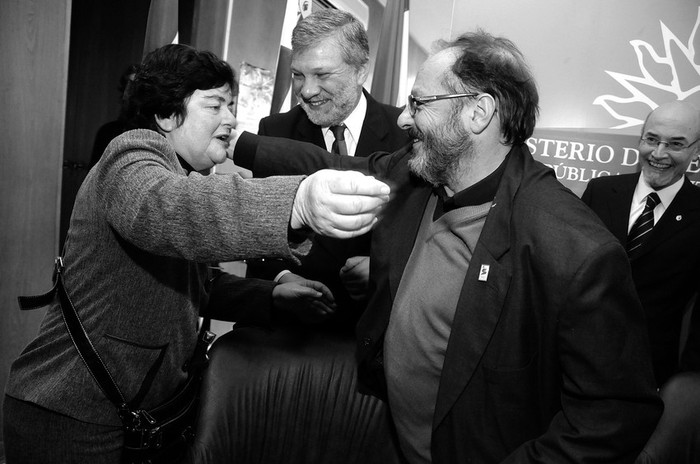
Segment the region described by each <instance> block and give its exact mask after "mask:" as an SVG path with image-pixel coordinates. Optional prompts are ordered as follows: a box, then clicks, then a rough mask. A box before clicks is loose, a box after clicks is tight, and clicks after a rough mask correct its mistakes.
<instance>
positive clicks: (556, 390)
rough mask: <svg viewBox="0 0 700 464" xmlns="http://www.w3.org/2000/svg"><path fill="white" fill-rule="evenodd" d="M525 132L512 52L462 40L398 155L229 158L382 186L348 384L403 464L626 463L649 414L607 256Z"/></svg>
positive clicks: (609, 239) (430, 87)
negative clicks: (380, 405) (380, 420)
mask: <svg viewBox="0 0 700 464" xmlns="http://www.w3.org/2000/svg"><path fill="white" fill-rule="evenodd" d="M537 114H538V93H537V88H536V85H535V82H534V79H533V76H532V74H531V72H530V71H529V69H528V66H527V64H526V63H525V60H524V58H523V56H522V54H521V53H520V51H519V50H518V49H517V48H516V47H515V45H514V44H513V43H512V42H511V41H509V40H508V39H505V38H502V37H494V36H492V35H490V34H488V33H485V32H482V31H479V32H476V33H469V34H464V35H462V36H460V37H458V38H457V39H456V40H455V41H453V42H443V43H441V47H440V49H439V50H438V51H436V52H435V54H433V55H431V56H430V57H429V58H428V59H427V61H426V62H425V63H424V64H423V65H422V66H421V68H420V70H419V72H418V74H417V76H416V80H415V84H414V86H413V89H412V91H411V97H410V98H409V103H408V105H407V106H406V108H405V109H404V111H403V113H401V115H400V116H399V119H398V124H399V126H401V127H402V128H404V129H406V130H407V131H408V132H409V135H410V136H411V138H412V141H413V143H412V145H411V146H410V147H407V148H406V149H404V150H400V151H398V152H395V153H393V154H388V153H375V154H373V155H371V156H370V157H368V158H349V157H337V156H336V157H332V156H330V155H328V154H326V153H325V152H324V151H323V150H317V149H314V147H311V146H308V145H298V144H293V143H290V142H286V143H280V142H279V141H276V140H274V139H265V138H255V136H252V135H248V134H244V135H242V136H241V137H240V139H239V140H238V143H237V145H236V148H235V159H236V162H237V163H238V164H241V165H244V166H246V167H252V169H253V171H254V173H255V174H256V175H271V174H275V173H280V172H311V171H313V170H315V169H321V168H326V167H335V168H343V169H359V170H367V171H369V172H372V173H373V174H374V175H375V176H379V177H381V178H385V179H387V182H388V183H389V184H391V185H392V196H393V199H392V200H391V201H390V203H389V205H388V206H387V207H386V208H385V210H384V211H383V214H382V216H383V217H382V220H381V221H380V222H379V223H378V225H377V227H376V228H375V229H374V231H373V236H372V247H371V254H370V266H371V268H370V289H371V290H372V294H371V296H370V300H369V303H368V306H367V309H366V311H365V312H364V314H363V316H362V318H361V319H360V321H359V323H358V327H357V341H358V347H357V356H358V361H359V370H358V375H359V377H358V379H359V383H360V388H361V389H362V390H363V391H365V392H369V393H371V394H374V395H376V396H379V397H381V398H383V399H385V400H386V401H388V404H389V409H390V411H391V416H392V419H393V421H394V424H395V426H396V431H397V435H398V439H399V444H400V448H401V451H402V452H403V454H404V456H405V458H406V461H407V462H409V463H411V464H418V463H421V464H424V463H435V464H442V463H467V462H473V463H497V462H498V463H500V462H508V463H516V462H517V463H535V462H542V463H543V462H547V463H574V462H605V463H631V462H633V461H634V459H635V458H636V456H637V455H638V454H639V452H640V451H641V449H642V447H643V446H644V444H645V443H646V441H647V439H648V437H649V436H650V435H651V433H652V431H653V429H654V427H655V425H656V423H657V421H658V418H659V416H660V414H661V401H660V399H659V397H658V395H657V392H656V388H655V384H654V380H653V373H652V367H651V360H650V355H649V346H648V339H647V336H646V326H645V324H644V322H645V321H644V314H643V311H642V308H641V305H640V303H639V299H638V298H637V296H636V294H635V291H634V285H633V282H632V276H631V273H630V267H629V262H628V260H627V256H626V254H625V250H624V248H623V247H622V246H621V245H620V243H619V242H618V240H617V239H615V237H614V236H613V235H612V234H611V233H610V232H609V231H608V230H607V229H606V228H605V227H604V226H603V225H602V223H601V222H600V221H599V220H598V219H597V218H596V217H595V214H594V213H593V212H592V211H591V210H590V209H589V208H587V207H586V206H585V205H584V204H583V203H582V202H581V201H580V200H579V199H578V198H577V197H576V196H575V195H574V194H572V193H571V192H570V191H569V190H567V189H566V188H565V187H563V186H562V185H561V184H560V183H559V182H558V181H557V179H556V177H555V176H554V173H553V172H552V170H551V169H548V168H547V167H545V166H544V165H542V164H540V163H538V162H536V161H535V160H534V159H533V157H532V155H531V153H530V152H529V151H528V149H527V146H526V145H525V141H526V140H527V138H528V137H530V136H531V134H532V131H533V129H534V127H535V122H536V119H537Z"/></svg>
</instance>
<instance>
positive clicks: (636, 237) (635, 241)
mask: <svg viewBox="0 0 700 464" xmlns="http://www.w3.org/2000/svg"><path fill="white" fill-rule="evenodd" d="M659 201H660V200H659V196H658V195H657V194H656V192H651V193H650V194H649V195H647V202H646V204H645V205H644V211H642V214H641V216H639V217H638V218H637V220H636V221H635V222H634V224H633V225H632V229H630V233H629V235H628V236H627V254H628V255H630V256H631V255H632V254H633V253H634V252H635V251H637V250H638V249H639V247H640V246H642V243H644V241H645V240H646V239H647V237H648V236H649V232H651V229H652V227H654V208H655V207H656V205H658V204H659Z"/></svg>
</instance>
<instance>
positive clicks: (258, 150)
mask: <svg viewBox="0 0 700 464" xmlns="http://www.w3.org/2000/svg"><path fill="white" fill-rule="evenodd" d="M392 159H393V157H392V154H390V153H387V152H377V153H373V154H371V155H370V156H368V157H354V156H337V155H333V154H331V153H329V152H327V151H326V150H324V149H322V148H320V147H317V146H316V145H314V144H311V143H307V142H300V141H296V140H291V139H285V138H278V137H263V136H256V135H253V134H250V133H247V132H244V133H243V134H241V136H240V137H239V139H238V141H237V142H236V147H235V149H234V158H233V161H234V163H235V164H236V165H237V166H240V167H243V168H245V169H250V170H251V171H252V172H253V176H254V177H269V176H280V175H302V174H312V173H314V172H316V171H319V170H321V169H338V170H344V171H346V170H353V171H360V172H362V173H365V174H369V175H375V176H379V177H384V175H385V173H386V172H387V170H388V169H389V167H390V166H391V164H392Z"/></svg>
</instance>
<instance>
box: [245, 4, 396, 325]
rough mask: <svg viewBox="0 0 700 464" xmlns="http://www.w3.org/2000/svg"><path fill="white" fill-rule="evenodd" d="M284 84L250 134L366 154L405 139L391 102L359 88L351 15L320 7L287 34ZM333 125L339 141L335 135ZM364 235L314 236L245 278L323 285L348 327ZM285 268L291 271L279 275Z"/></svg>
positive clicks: (355, 309) (359, 51) (364, 267)
mask: <svg viewBox="0 0 700 464" xmlns="http://www.w3.org/2000/svg"><path fill="white" fill-rule="evenodd" d="M291 70H292V90H293V92H294V95H295V96H296V98H297V99H298V101H299V104H298V105H297V106H295V107H294V108H292V109H291V110H290V111H288V112H286V113H281V114H275V115H272V116H269V117H266V118H263V119H262V120H261V121H260V126H259V129H258V134H260V135H269V136H274V137H285V138H290V139H294V140H300V141H303V142H310V143H313V144H315V145H317V146H319V147H321V148H324V149H327V150H328V151H330V152H335V153H337V154H338V155H339V156H367V155H369V154H370V153H372V152H374V151H393V150H396V149H398V148H400V147H401V146H403V145H405V144H407V143H408V141H409V139H408V135H407V133H406V131H404V130H402V129H401V128H400V127H398V125H397V124H396V120H397V118H398V116H399V114H400V113H401V110H400V109H399V108H396V107H394V106H390V105H385V104H382V103H379V102H377V101H376V100H375V99H374V98H372V96H371V95H370V94H369V93H368V92H367V91H366V90H364V89H363V85H364V83H365V81H366V80H367V76H368V73H369V43H368V39H367V32H366V31H365V28H364V26H363V25H362V23H361V22H360V21H359V20H358V19H357V18H355V17H354V16H353V15H352V14H350V13H348V12H345V11H341V10H334V9H322V10H319V11H317V12H314V13H312V14H311V15H309V16H308V17H306V18H305V19H303V20H301V21H300V22H299V23H298V24H297V26H296V27H295V28H294V31H293V32H292V62H291ZM334 131H335V132H336V133H338V134H339V135H340V136H342V138H343V139H344V140H343V141H342V142H338V141H336V137H335V134H334ZM368 254H369V236H365V237H359V238H356V239H352V240H335V239H328V238H326V237H317V238H316V239H315V240H314V245H313V247H312V250H311V252H310V253H309V255H308V256H307V257H305V258H304V259H302V262H301V265H297V266H291V265H290V263H283V262H279V261H272V262H270V261H269V260H265V261H263V262H260V261H252V262H249V263H248V270H249V272H248V276H252V277H264V278H268V279H273V278H276V279H277V280H279V281H281V282H285V281H288V280H291V279H297V278H299V275H302V276H304V277H305V278H308V279H313V280H318V281H321V282H323V283H324V284H326V285H328V287H329V288H330V289H331V291H332V292H333V295H334V296H335V300H336V303H337V306H338V309H337V311H336V313H335V314H334V315H333V316H332V317H333V318H334V319H335V321H334V324H333V325H335V326H339V327H346V328H350V329H352V328H353V326H354V322H355V321H356V319H357V317H359V315H360V313H361V312H362V310H363V309H364V306H365V303H366V285H367V277H368V274H369V260H368ZM285 270H290V271H292V273H290V274H286V275H285V274H283V272H284V271H285Z"/></svg>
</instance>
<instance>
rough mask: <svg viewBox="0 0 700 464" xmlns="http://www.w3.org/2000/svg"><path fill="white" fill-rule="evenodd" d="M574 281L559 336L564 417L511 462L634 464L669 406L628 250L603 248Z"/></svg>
mask: <svg viewBox="0 0 700 464" xmlns="http://www.w3.org/2000/svg"><path fill="white" fill-rule="evenodd" d="M570 282H571V285H570V288H568V289H567V290H564V291H566V292H567V299H566V301H565V303H564V308H563V310H562V311H561V313H560V315H559V322H558V329H557V346H558V350H559V354H558V356H559V360H560V364H561V371H562V379H561V410H560V411H559V412H558V413H556V414H555V415H554V417H553V418H552V420H551V422H550V424H549V428H548V430H547V431H546V432H545V433H544V434H543V435H541V436H539V437H538V438H536V439H534V440H531V441H529V442H526V443H525V444H523V445H522V446H521V447H520V448H518V449H517V450H516V451H514V452H513V453H512V454H511V455H510V456H509V457H508V458H507V459H506V460H505V462H508V463H533V462H542V463H545V462H547V463H550V462H561V463H563V462H572V463H573V462H606V463H633V462H634V461H635V459H636V457H637V455H638V454H639V453H640V451H641V450H642V448H643V447H644V444H645V443H646V442H647V440H648V439H649V437H650V436H651V434H652V432H653V431H654V428H655V426H656V423H657V422H658V420H659V417H660V415H661V412H662V410H663V404H662V402H661V400H660V398H659V396H658V394H657V392H656V386H655V382H654V377H653V372H652V366H651V356H650V348H649V341H648V337H647V332H646V325H645V318H644V313H643V311H642V308H641V304H640V303H639V300H638V298H637V297H636V293H635V291H634V284H633V282H632V277H631V272H630V270H629V263H628V261H627V258H626V256H625V253H624V250H623V249H622V248H621V247H620V246H619V244H617V243H613V242H610V243H608V244H605V245H603V246H600V247H599V248H598V249H597V250H596V251H594V252H593V253H591V255H590V256H589V257H588V258H587V259H586V260H584V261H583V263H582V264H581V265H580V266H579V268H578V270H577V271H576V272H575V274H574V275H573V278H572V279H571V281H570Z"/></svg>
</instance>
